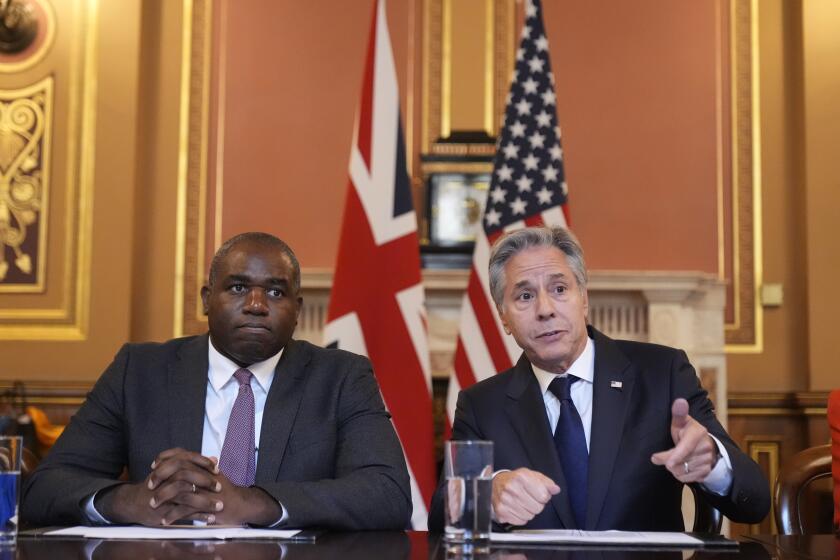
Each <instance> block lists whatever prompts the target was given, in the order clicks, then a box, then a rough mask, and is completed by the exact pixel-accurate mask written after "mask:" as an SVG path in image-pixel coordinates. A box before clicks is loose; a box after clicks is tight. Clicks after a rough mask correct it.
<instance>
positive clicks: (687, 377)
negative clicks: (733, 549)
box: [429, 327, 770, 531]
mask: <svg viewBox="0 0 840 560" xmlns="http://www.w3.org/2000/svg"><path fill="white" fill-rule="evenodd" d="M589 334H590V336H591V337H592V338H593V339H594V341H595V377H594V386H593V396H592V399H593V413H592V427H591V428H592V430H591V434H590V447H589V481H588V488H587V508H586V523H585V526H584V527H582V528H583V529H588V530H608V529H622V530H645V531H683V530H684V525H683V518H682V513H681V499H682V498H681V496H682V488H683V484H682V483H681V482H679V481H678V480H677V479H675V478H674V477H673V476H672V475H671V474H670V473H669V472H668V471H667V470H666V469H665V467H660V466H656V465H654V464H652V463H651V461H650V457H651V455H653V454H654V453H656V452H658V451H664V450H667V449H670V448H671V447H673V446H674V443H673V440H672V439H671V433H670V424H671V404H672V403H673V401H674V399H676V398H678V397H682V398H685V399H686V400H688V403H689V407H690V414H691V416H692V417H693V418H694V419H695V420H697V421H698V422H700V423H701V424H703V425H704V426H705V427H706V428H707V429H708V430H709V432H710V433H711V434H712V435H714V436H715V437H716V438H718V439H719V440H720V441H721V442H722V443H723V445H724V446H725V448H726V450H727V451H728V453H729V457H730V459H731V460H732V470H733V483H732V488H731V490H730V492H729V494H728V495H727V496H717V495H715V494H712V493H709V492H705V491H702V486H699V485H698V486H697V488H698V489H699V490H701V493H702V495H703V498H704V499H706V500H707V501H709V502H710V503H711V504H712V505H713V506H714V507H716V508H717V509H719V510H720V511H721V512H722V513H723V514H724V515H726V516H727V517H729V518H731V519H733V520H734V521H738V522H743V523H755V522H758V521H760V520H761V519H763V518H764V516H765V515H767V512H768V511H769V509H770V492H769V485H768V483H767V479H766V478H765V477H764V475H763V474H762V472H761V470H760V469H759V467H758V465H757V464H756V463H755V462H753V461H752V460H751V459H750V458H749V457H747V456H746V455H745V454H744V453H743V452H741V450H740V449H738V446H737V445H736V444H735V443H734V442H733V441H732V439H731V438H730V437H729V435H728V434H727V433H726V431H725V430H724V429H723V427H722V426H721V425H720V423H719V422H718V421H717V419H716V418H715V415H714V408H713V406H712V403H711V401H709V399H708V396H707V393H706V391H704V390H703V388H702V387H701V386H700V382H699V380H698V378H697V375H696V373H695V371H694V368H693V367H692V366H691V364H689V362H688V358H687V357H686V355H685V353H684V352H683V351H681V350H676V349H673V348H668V347H665V346H658V345H655V344H647V343H639V342H630V341H621V340H613V339H611V338H609V337H607V336H605V335H603V334H601V333H600V332H598V331H597V330H595V329H594V328H591V327H590V328H589ZM613 381H617V382H619V383H620V384H621V387H620V388H617V387H613V386H611V382H613ZM452 439H481V440H491V441H493V442H494V443H495V445H494V461H495V464H494V468H495V469H496V470H500V469H511V470H513V469H517V468H520V467H527V468H529V469H532V470H535V471H539V472H541V473H543V474H545V475H547V476H548V477H549V478H551V479H552V480H554V481H555V482H556V483H557V484H558V485H559V486H560V488H561V492H560V493H559V494H557V495H556V496H554V497H553V498H552V499H551V502H550V503H549V504H547V505H546V507H545V508H544V509H543V510H542V512H541V513H539V514H538V515H537V516H536V517H534V519H532V520H531V521H530V522H529V523H528V524H527V525H526V527H527V528H579V527H577V524H576V522H575V520H574V516H573V514H572V509H571V506H570V504H569V499H568V493H567V492H566V480H565V478H564V476H563V469H562V468H561V466H560V461H559V459H558V457H557V452H556V451H555V448H554V443H553V439H552V434H551V427H550V425H549V423H548V415H547V414H546V410H545V404H544V402H543V397H542V394H541V392H540V387H539V383H538V382H537V378H536V376H535V375H534V373H533V370H532V368H531V364H530V362H529V361H528V360H527V359H526V358H525V356H524V355H523V356H522V358H520V360H519V362H518V363H517V364H516V366H514V367H513V368H511V369H509V370H507V371H505V372H503V373H500V374H499V375H495V376H493V377H491V378H489V379H486V380H484V381H482V382H480V383H477V384H475V385H473V386H472V387H470V388H468V389H466V390H463V391H461V393H460V394H459V396H458V404H457V409H456V411H455V421H454V424H453V427H452ZM442 490H443V486H442V484H441V486H439V487H438V489H437V492H436V493H435V496H434V498H433V500H432V507H431V513H430V518H429V527H430V529H431V530H441V529H442V528H443V523H444V520H443V492H442Z"/></svg>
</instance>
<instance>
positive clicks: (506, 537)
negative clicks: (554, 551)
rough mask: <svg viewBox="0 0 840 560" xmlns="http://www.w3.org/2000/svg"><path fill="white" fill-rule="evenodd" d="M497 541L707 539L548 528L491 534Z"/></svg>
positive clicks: (686, 542)
mask: <svg viewBox="0 0 840 560" xmlns="http://www.w3.org/2000/svg"><path fill="white" fill-rule="evenodd" d="M490 541H491V542H494V543H520V544H527V543H555V544H564V543H568V544H602V545H640V546H641V545H643V546H689V547H698V546H703V541H701V540H700V539H698V538H695V537H692V536H690V535H686V534H685V533H637V532H633V531H578V530H575V529H550V530H549V529H547V530H542V531H539V530H533V531H514V532H512V533H491V534H490Z"/></svg>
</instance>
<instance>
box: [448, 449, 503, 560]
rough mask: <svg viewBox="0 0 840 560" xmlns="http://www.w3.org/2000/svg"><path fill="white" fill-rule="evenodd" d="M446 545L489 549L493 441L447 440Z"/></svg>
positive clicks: (475, 550) (467, 550)
mask: <svg viewBox="0 0 840 560" xmlns="http://www.w3.org/2000/svg"><path fill="white" fill-rule="evenodd" d="M443 470H444V474H445V476H446V489H445V493H444V506H445V509H446V512H445V517H446V528H445V529H444V531H445V532H444V536H443V539H444V540H445V541H446V543H447V548H449V549H450V550H457V551H459V552H465V553H470V552H486V551H487V550H488V549H489V546H490V516H491V509H490V508H491V498H492V495H493V442H492V441H472V440H464V441H448V442H446V448H445V450H444V467H443Z"/></svg>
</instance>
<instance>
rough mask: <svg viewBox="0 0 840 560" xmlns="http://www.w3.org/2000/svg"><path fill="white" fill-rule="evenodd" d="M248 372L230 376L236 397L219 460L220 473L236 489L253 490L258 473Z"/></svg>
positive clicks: (241, 370)
mask: <svg viewBox="0 0 840 560" xmlns="http://www.w3.org/2000/svg"><path fill="white" fill-rule="evenodd" d="M252 375H253V374H252V373H251V372H250V371H248V370H247V369H238V370H236V372H235V373H234V374H233V376H234V377H235V378H236V380H237V381H238V382H239V394H238V395H236V400H235V401H234V402H233V408H232V409H231V411H230V418H228V427H227V433H226V434H225V443H224V445H223V446H222V453H221V457H220V458H219V469H221V471H222V472H223V473H224V475H225V476H226V477H228V479H229V480H230V481H231V482H233V483H234V484H236V485H237V486H253V484H254V476H255V473H256V471H257V469H256V461H255V460H254V453H255V447H256V446H255V445H254V392H253V391H251V376H252Z"/></svg>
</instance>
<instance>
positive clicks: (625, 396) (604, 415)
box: [585, 327, 636, 529]
mask: <svg viewBox="0 0 840 560" xmlns="http://www.w3.org/2000/svg"><path fill="white" fill-rule="evenodd" d="M590 335H591V336H592V338H593V339H594V341H595V377H594V384H593V390H592V428H591V433H590V437H589V441H590V444H589V485H588V488H587V502H586V525H585V528H586V529H594V528H595V527H596V526H597V523H598V518H599V517H600V515H601V510H602V508H603V505H604V500H605V498H606V495H607V489H608V488H609V484H610V480H611V478H612V472H613V468H614V466H615V460H616V455H617V453H618V448H619V445H620V444H621V437H622V434H623V432H624V421H625V416H626V412H627V403H628V402H630V399H631V397H632V394H633V385H634V383H635V379H636V370H635V368H634V367H632V365H631V364H630V362H629V361H628V360H627V357H626V356H624V354H623V353H622V352H621V351H620V350H619V349H618V346H616V344H615V342H614V341H613V340H612V339H610V338H608V337H606V336H604V335H603V334H601V333H600V332H598V331H596V330H595V329H593V328H591V327H590ZM613 382H618V384H620V387H614V386H613V385H616V384H614V383H613Z"/></svg>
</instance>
